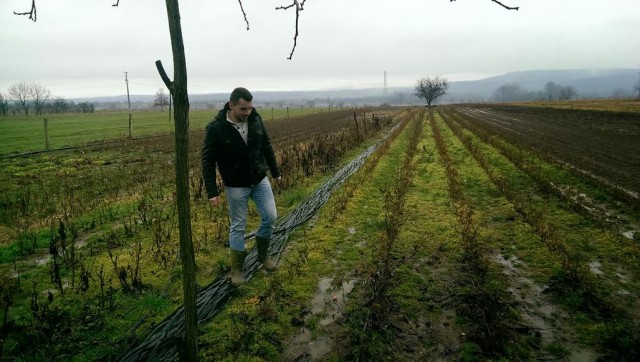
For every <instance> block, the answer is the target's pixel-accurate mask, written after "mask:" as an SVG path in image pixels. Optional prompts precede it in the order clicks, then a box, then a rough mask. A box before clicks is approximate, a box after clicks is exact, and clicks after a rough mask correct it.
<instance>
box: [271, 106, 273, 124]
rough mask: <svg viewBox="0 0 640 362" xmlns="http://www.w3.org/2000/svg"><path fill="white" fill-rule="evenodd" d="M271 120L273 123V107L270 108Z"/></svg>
mask: <svg viewBox="0 0 640 362" xmlns="http://www.w3.org/2000/svg"><path fill="white" fill-rule="evenodd" d="M271 120H272V121H273V107H271Z"/></svg>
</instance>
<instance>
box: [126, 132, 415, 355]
mask: <svg viewBox="0 0 640 362" xmlns="http://www.w3.org/2000/svg"><path fill="white" fill-rule="evenodd" d="M401 124H402V122H399V123H398V124H396V125H395V126H394V127H393V128H392V129H391V130H390V131H389V132H388V133H387V134H386V135H385V136H384V137H383V138H382V139H380V140H378V141H377V142H376V143H375V144H373V145H371V146H370V147H369V148H367V149H366V150H365V151H363V152H362V153H361V154H360V155H358V157H356V158H355V159H354V160H352V161H351V162H349V163H348V164H347V165H345V166H344V167H343V168H341V169H340V170H339V171H338V172H336V173H335V174H334V175H333V177H331V179H329V180H328V181H326V182H325V183H324V184H323V185H322V186H320V188H318V189H316V191H315V192H314V193H313V194H312V195H311V196H309V197H308V198H307V199H305V200H304V201H303V202H302V203H301V204H300V205H299V206H298V207H297V208H296V209H295V210H293V211H292V212H290V213H289V214H287V215H286V216H284V217H283V218H281V219H280V220H279V221H278V223H277V224H276V228H275V230H274V233H273V238H272V242H271V245H270V246H269V248H270V250H269V254H270V255H272V256H275V259H276V260H278V259H280V255H281V254H282V251H283V250H284V247H285V244H286V242H287V239H288V237H289V233H291V232H292V231H293V230H295V229H296V228H297V227H298V226H300V225H302V224H303V223H305V222H307V221H308V220H310V219H311V218H312V217H313V216H314V215H315V214H316V213H317V211H318V210H319V209H320V208H321V207H322V206H323V205H324V204H325V203H326V202H327V200H328V199H329V197H330V196H331V194H332V193H333V192H334V191H335V190H336V189H337V188H338V187H340V185H342V184H343V183H344V181H345V180H346V179H348V178H349V177H350V176H351V175H353V174H354V173H355V172H356V171H357V170H358V169H359V168H360V167H361V166H362V165H363V164H364V162H365V161H366V160H367V158H368V157H369V156H370V155H371V154H372V153H373V152H374V151H375V150H376V149H377V148H378V146H379V145H380V144H381V143H382V142H383V141H384V140H385V139H386V138H387V137H389V136H390V135H392V134H393V133H394V131H395V130H396V128H397V127H399V126H400V125H401ZM253 236H254V233H251V234H249V235H247V236H246V237H245V238H246V239H250V238H252V237H253ZM259 267H260V262H258V260H257V251H256V250H255V249H254V250H252V251H250V252H249V254H248V255H247V258H246V260H245V263H244V267H243V276H244V277H245V279H246V280H249V279H251V278H252V277H253V275H254V274H255V273H256V272H257V271H258V268H259ZM235 290H236V288H235V287H234V286H232V285H231V281H230V280H229V278H228V277H227V276H226V275H223V276H219V277H218V279H216V280H215V281H213V282H212V283H211V284H209V286H207V287H206V288H205V289H204V290H202V291H200V292H199V293H198V295H197V297H196V306H197V309H198V325H202V324H204V323H206V322H208V321H209V320H210V319H211V318H213V316H215V315H216V314H217V313H218V312H219V311H220V310H221V309H222V307H223V306H224V305H225V304H226V303H227V302H228V301H229V300H230V299H231V296H232V295H233V293H234V291H235ZM184 313H185V310H184V306H180V307H179V308H178V309H176V310H175V311H174V312H173V313H171V314H170V315H169V316H168V317H167V318H165V320H164V321H162V322H160V324H158V325H157V326H156V327H155V328H154V329H153V331H151V333H150V334H149V335H148V336H147V338H146V339H145V340H144V341H142V342H141V343H140V344H138V345H137V346H134V347H132V348H130V349H129V350H127V351H126V352H125V353H124V354H122V355H121V356H120V357H119V358H118V360H119V361H147V360H148V361H174V360H176V359H177V357H178V350H177V342H178V341H179V340H180V339H181V338H183V336H184V327H185V326H184V320H185V317H184Z"/></svg>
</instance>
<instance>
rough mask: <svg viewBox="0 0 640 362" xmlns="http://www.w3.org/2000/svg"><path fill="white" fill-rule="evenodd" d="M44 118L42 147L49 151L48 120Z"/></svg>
mask: <svg viewBox="0 0 640 362" xmlns="http://www.w3.org/2000/svg"><path fill="white" fill-rule="evenodd" d="M43 119H44V149H45V150H47V151H49V120H48V119H46V118H43Z"/></svg>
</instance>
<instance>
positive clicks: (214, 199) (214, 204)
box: [209, 196, 220, 207]
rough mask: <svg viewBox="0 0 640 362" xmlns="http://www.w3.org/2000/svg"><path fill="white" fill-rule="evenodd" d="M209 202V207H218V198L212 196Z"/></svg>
mask: <svg viewBox="0 0 640 362" xmlns="http://www.w3.org/2000/svg"><path fill="white" fill-rule="evenodd" d="M209 202H210V203H211V206H213V207H217V206H218V205H220V196H214V197H212V198H210V199H209Z"/></svg>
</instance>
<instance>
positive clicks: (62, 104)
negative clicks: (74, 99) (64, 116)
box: [51, 96, 69, 113]
mask: <svg viewBox="0 0 640 362" xmlns="http://www.w3.org/2000/svg"><path fill="white" fill-rule="evenodd" d="M51 106H52V108H53V113H65V112H66V111H67V110H68V109H69V102H67V100H66V99H64V98H63V97H60V96H57V97H54V98H53V101H52V102H51Z"/></svg>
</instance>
